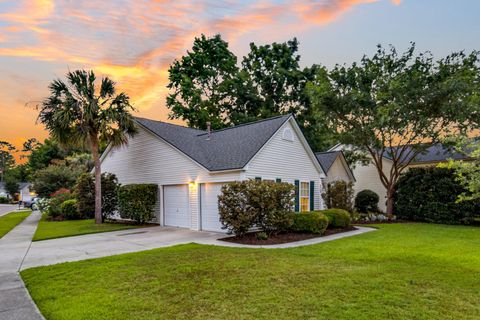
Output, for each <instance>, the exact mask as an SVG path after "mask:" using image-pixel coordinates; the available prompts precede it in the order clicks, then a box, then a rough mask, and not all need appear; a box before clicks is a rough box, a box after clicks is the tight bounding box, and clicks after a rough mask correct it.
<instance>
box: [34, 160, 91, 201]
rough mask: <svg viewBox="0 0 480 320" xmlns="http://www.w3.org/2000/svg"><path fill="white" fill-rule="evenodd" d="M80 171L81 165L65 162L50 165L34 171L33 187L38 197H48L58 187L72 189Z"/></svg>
mask: <svg viewBox="0 0 480 320" xmlns="http://www.w3.org/2000/svg"><path fill="white" fill-rule="evenodd" d="M82 172H83V171H82V168H81V167H76V166H67V165H65V164H55V165H50V166H48V167H46V168H44V169H40V170H38V171H36V172H35V174H34V175H33V189H34V190H35V192H36V193H37V194H38V196H39V197H42V198H44V197H50V196H51V195H52V193H53V192H55V191H57V190H58V189H61V188H66V189H72V188H73V186H74V185H75V181H76V180H77V177H78V176H79V175H80V174H81V173H82Z"/></svg>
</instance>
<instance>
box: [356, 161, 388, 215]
mask: <svg viewBox="0 0 480 320" xmlns="http://www.w3.org/2000/svg"><path fill="white" fill-rule="evenodd" d="M391 168H392V162H391V161H390V160H388V159H384V160H383V171H384V172H390V169H391ZM353 175H354V176H355V179H356V180H357V181H356V182H355V185H354V186H353V189H354V190H355V194H357V193H359V192H360V191H362V190H365V189H370V190H372V191H373V192H375V193H376V194H378V197H379V198H380V201H379V202H378V207H379V208H380V210H382V211H385V210H386V209H387V207H386V205H385V201H386V199H387V189H386V188H385V187H384V186H383V184H382V182H381V181H380V177H379V175H378V171H377V168H376V167H375V165H374V164H372V163H370V164H368V165H366V166H364V165H362V164H361V163H358V164H357V165H356V166H355V168H354V169H353Z"/></svg>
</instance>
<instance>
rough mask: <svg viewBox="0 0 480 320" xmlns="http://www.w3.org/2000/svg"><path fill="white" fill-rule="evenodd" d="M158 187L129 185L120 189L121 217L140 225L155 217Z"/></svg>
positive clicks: (153, 185) (152, 185)
mask: <svg viewBox="0 0 480 320" xmlns="http://www.w3.org/2000/svg"><path fill="white" fill-rule="evenodd" d="M157 194H158V185H156V184H129V185H124V186H121V187H120V188H119V189H118V205H119V212H120V216H121V217H122V218H123V219H131V220H134V221H136V222H138V223H145V222H148V221H150V220H152V219H153V218H154V216H155V205H156V203H157Z"/></svg>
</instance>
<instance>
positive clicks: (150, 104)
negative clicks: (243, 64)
mask: <svg viewBox="0 0 480 320" xmlns="http://www.w3.org/2000/svg"><path fill="white" fill-rule="evenodd" d="M376 1H377V0H323V1H320V2H319V1H313V0H294V1H291V2H275V1H273V0H263V1H259V2H254V3H251V2H243V1H230V0H225V1H211V2H200V1H188V0H178V1H174V2H172V1H167V0H157V1H154V0H152V1H141V2H140V1H125V2H123V3H122V5H117V4H113V3H112V2H110V1H95V2H93V1H62V0H58V1H54V0H31V1H27V0H24V1H18V2H15V1H12V2H11V3H10V6H9V12H3V13H0V43H1V44H2V46H1V47H0V57H9V58H12V57H14V58H21V59H25V61H28V62H30V63H32V62H38V61H39V62H41V65H42V68H43V69H45V68H48V66H50V69H48V71H45V70H43V69H42V70H43V72H42V74H41V75H38V77H40V78H41V80H37V81H33V82H28V81H26V80H25V79H18V82H15V85H13V84H12V82H9V81H10V79H6V76H5V75H0V84H3V85H5V86H6V87H5V86H2V89H1V90H2V91H1V95H0V111H1V115H2V116H1V117H0V137H2V139H4V138H5V137H6V138H9V139H11V140H12V141H14V140H15V141H17V140H18V141H20V140H22V139H25V140H26V139H28V138H29V137H31V136H40V137H44V136H45V133H44V132H43V131H42V130H41V127H39V126H36V127H34V126H33V123H34V120H35V112H34V111H33V110H26V109H25V107H24V104H25V102H27V101H31V100H35V99H41V97H44V96H46V95H47V94H48V92H47V89H46V87H47V85H48V83H49V82H50V81H51V80H52V78H54V77H58V76H62V75H63V74H64V73H65V71H66V69H67V67H68V68H70V69H76V68H86V69H93V70H95V71H96V72H97V73H99V74H101V75H107V76H109V77H111V78H112V79H113V80H114V81H116V82H117V84H118V87H119V89H120V90H123V91H125V92H127V94H129V95H130V97H131V99H132V102H133V104H134V105H135V106H136V107H137V108H138V109H139V110H140V112H141V113H142V114H144V115H147V114H148V115H149V116H151V117H154V118H157V119H161V120H165V119H166V118H167V113H168V110H167V108H166V107H165V96H166V95H167V93H168V92H167V88H166V85H167V83H168V66H169V65H170V64H171V63H172V61H173V60H174V59H176V58H178V57H180V56H181V55H183V54H184V53H185V52H186V50H187V49H188V48H190V47H191V43H192V41H193V38H194V37H195V36H198V35H199V34H200V33H205V34H207V35H212V34H215V33H221V34H222V36H223V37H224V38H225V39H226V40H227V41H229V42H230V43H231V44H232V45H235V43H236V41H237V39H239V38H240V37H241V36H242V35H245V34H247V33H249V32H261V31H262V30H263V32H266V31H268V30H276V31H277V32H278V31H279V30H288V31H289V32H290V33H291V32H292V30H293V31H295V32H300V31H302V30H303V29H306V28H310V27H313V26H316V25H318V24H320V25H321V24H326V23H329V22H332V21H334V20H335V19H337V18H338V17H339V16H340V15H342V14H343V13H344V12H346V11H348V10H350V9H351V8H353V7H354V6H356V5H360V4H366V3H372V2H376ZM378 1H380V0H378ZM384 1H388V0H384ZM391 1H392V2H393V3H395V4H399V3H400V0H391ZM0 5H1V3H0ZM266 26H268V28H266ZM265 29H268V30H265ZM1 63H2V62H1V61H0V65H1ZM12 72H13V71H12ZM32 75H33V76H35V77H37V70H32ZM6 83H8V86H7V85H6ZM19 87H21V88H24V87H25V88H27V87H28V88H31V89H28V90H27V89H19Z"/></svg>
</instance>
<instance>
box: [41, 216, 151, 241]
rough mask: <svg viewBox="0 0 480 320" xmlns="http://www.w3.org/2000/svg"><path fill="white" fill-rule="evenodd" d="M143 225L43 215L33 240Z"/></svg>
mask: <svg viewBox="0 0 480 320" xmlns="http://www.w3.org/2000/svg"><path fill="white" fill-rule="evenodd" d="M139 227H144V226H137V225H129V224H122V223H102V224H95V220H94V219H88V220H68V221H48V220H47V216H46V215H44V216H43V217H42V219H41V220H40V222H39V223H38V228H37V231H36V232H35V235H34V236H33V241H39V240H47V239H55V238H64V237H72V236H79V235H82V234H89V233H99V232H108V231H117V230H125V229H133V228H139Z"/></svg>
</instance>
